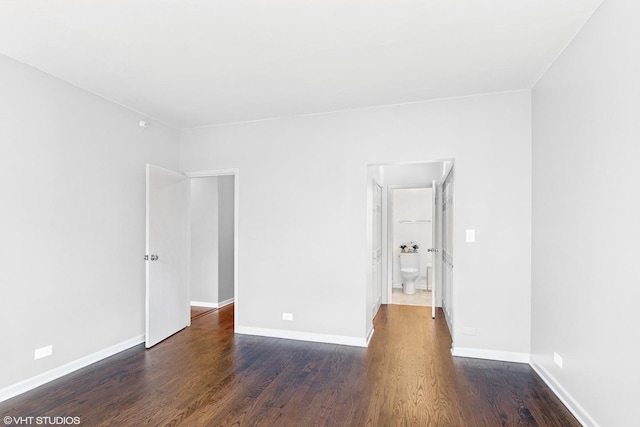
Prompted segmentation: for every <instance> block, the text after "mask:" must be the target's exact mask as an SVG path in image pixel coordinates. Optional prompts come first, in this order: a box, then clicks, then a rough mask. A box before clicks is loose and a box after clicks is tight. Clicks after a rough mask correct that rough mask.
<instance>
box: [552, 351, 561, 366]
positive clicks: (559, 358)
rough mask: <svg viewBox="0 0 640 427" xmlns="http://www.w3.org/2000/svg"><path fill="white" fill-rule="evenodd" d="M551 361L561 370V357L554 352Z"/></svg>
mask: <svg viewBox="0 0 640 427" xmlns="http://www.w3.org/2000/svg"><path fill="white" fill-rule="evenodd" d="M553 361H554V362H555V364H556V365H558V366H560V368H561V369H562V357H560V355H559V354H558V353H556V352H553Z"/></svg>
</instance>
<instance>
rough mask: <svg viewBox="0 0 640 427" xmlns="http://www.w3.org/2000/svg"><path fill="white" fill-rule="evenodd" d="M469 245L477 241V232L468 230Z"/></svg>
mask: <svg viewBox="0 0 640 427" xmlns="http://www.w3.org/2000/svg"><path fill="white" fill-rule="evenodd" d="M466 240H467V243H473V242H475V241H476V230H467V239H466Z"/></svg>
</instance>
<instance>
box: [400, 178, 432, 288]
mask: <svg viewBox="0 0 640 427" xmlns="http://www.w3.org/2000/svg"><path fill="white" fill-rule="evenodd" d="M392 198H393V203H392V205H393V215H392V221H393V223H392V225H391V227H392V230H393V243H392V246H391V248H392V250H393V267H392V270H393V285H394V286H400V285H401V284H402V275H401V273H400V245H403V244H406V243H408V242H411V241H413V242H414V243H417V244H418V245H419V246H420V248H419V249H418V253H419V254H420V277H419V278H418V281H417V283H416V286H417V287H418V288H420V289H426V285H427V265H428V264H429V263H431V262H432V259H431V258H432V257H431V253H430V252H428V251H427V249H429V248H430V247H432V246H433V245H432V233H433V232H432V224H431V222H430V221H431V211H432V208H431V189H430V188H407V189H400V188H398V189H395V190H393V197H392ZM407 220H423V221H429V222H424V223H413V224H411V223H406V222H405V223H403V222H402V221H407Z"/></svg>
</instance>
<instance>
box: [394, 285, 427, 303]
mask: <svg viewBox="0 0 640 427" xmlns="http://www.w3.org/2000/svg"><path fill="white" fill-rule="evenodd" d="M391 304H400V305H423V306H428V307H431V292H430V291H426V290H424V289H416V293H415V294H413V295H407V294H405V293H404V292H402V289H398V288H393V290H392V294H391Z"/></svg>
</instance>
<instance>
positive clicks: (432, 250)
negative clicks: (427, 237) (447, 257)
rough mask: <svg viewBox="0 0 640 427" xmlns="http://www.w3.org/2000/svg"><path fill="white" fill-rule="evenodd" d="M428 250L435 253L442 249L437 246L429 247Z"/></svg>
mask: <svg viewBox="0 0 640 427" xmlns="http://www.w3.org/2000/svg"><path fill="white" fill-rule="evenodd" d="M427 252H434V253H435V252H440V251H439V250H438V249H436V248H429V249H427Z"/></svg>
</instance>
